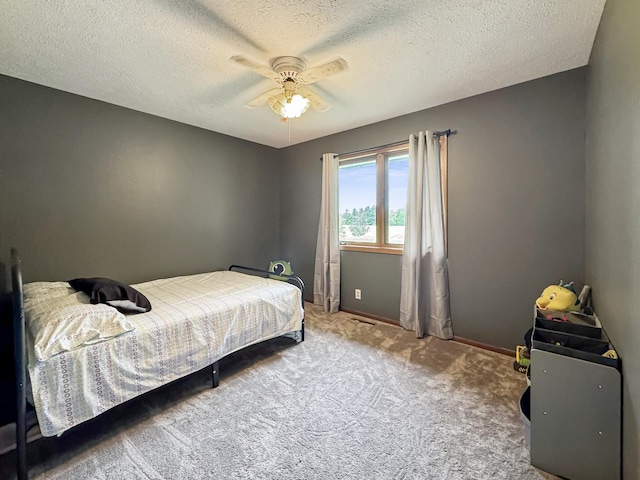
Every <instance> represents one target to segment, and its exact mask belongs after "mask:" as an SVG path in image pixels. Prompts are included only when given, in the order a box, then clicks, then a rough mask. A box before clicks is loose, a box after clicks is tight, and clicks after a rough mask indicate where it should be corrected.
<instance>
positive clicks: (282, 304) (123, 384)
mask: <svg viewBox="0 0 640 480" xmlns="http://www.w3.org/2000/svg"><path fill="white" fill-rule="evenodd" d="M11 258H12V268H11V271H12V289H13V302H14V340H15V347H16V349H15V350H16V385H17V395H18V398H17V400H18V416H17V419H18V421H17V424H16V445H17V462H18V478H19V479H22V478H27V459H26V442H27V437H26V430H27V428H26V420H25V412H26V410H27V403H29V404H32V405H33V406H34V407H35V412H36V415H37V421H38V423H39V427H40V431H41V433H42V435H43V436H56V435H58V436H59V435H62V434H63V433H64V432H65V431H67V430H69V429H70V428H73V427H74V426H76V425H78V424H80V423H82V422H85V421H87V420H89V419H91V418H94V417H96V416H98V415H100V414H101V413H103V412H105V411H107V410H109V409H110V408H113V407H115V406H116V405H120V404H122V403H124V402H126V401H128V400H130V399H132V398H134V397H137V396H139V395H142V394H144V393H146V392H149V391H151V390H154V389H155V388H158V387H160V386H162V385H165V384H167V383H169V382H172V381H173V380H176V379H178V378H181V377H184V376H186V375H189V374H191V373H194V372H197V371H199V370H202V369H203V368H206V367H208V366H211V372H212V386H213V387H214V388H215V387H216V386H217V384H218V361H219V360H220V359H221V358H223V357H225V356H227V355H229V354H231V353H233V352H236V351H238V350H240V349H242V348H244V347H247V346H249V345H253V344H255V343H259V342H262V341H265V340H268V339H271V338H275V337H280V336H287V337H291V338H292V339H293V340H294V341H295V342H298V343H299V342H302V341H303V340H304V300H303V299H304V295H303V290H304V285H303V283H302V280H301V279H299V278H298V277H294V276H288V275H273V274H271V272H268V271H264V270H259V269H255V268H250V267H244V266H239V265H232V266H231V267H229V270H227V271H218V272H209V273H202V274H197V275H188V276H182V277H174V278H166V279H160V280H154V281H150V282H145V283H140V284H137V285H132V286H131V287H133V288H135V291H136V292H138V293H141V294H143V295H142V296H143V297H146V298H147V299H148V300H149V302H150V304H151V305H152V308H151V310H150V311H148V312H146V313H136V314H135V315H120V314H119V313H120V312H119V311H118V309H116V308H115V307H113V306H110V305H107V304H103V303H100V304H97V305H92V304H91V303H89V299H88V297H87V296H86V294H84V293H79V292H77V291H76V290H75V289H73V288H71V287H70V286H69V284H68V283H67V282H36V283H31V284H25V285H23V283H22V274H21V271H20V268H21V264H20V259H19V257H18V254H17V252H16V251H15V249H14V250H12V252H11ZM60 305H62V307H60ZM111 310H114V311H111ZM59 311H65V312H73V315H69V317H68V318H65V320H64V322H62V321H60V319H59V314H58V312H59ZM78 312H81V313H78ZM105 315H106V316H105ZM96 316H101V318H100V320H99V323H96V321H97V320H96V318H97V317H96ZM43 318H44V320H43ZM105 318H106V319H107V320H106V321H107V324H105V323H104V319H105ZM78 319H80V325H81V326H82V328H77V329H76V330H72V332H71V333H69V332H70V331H69V329H70V328H71V327H70V325H71V326H73V325H74V323H73V322H74V321H76V322H77V321H78ZM95 325H98V327H95ZM105 325H108V327H105ZM47 328H48V329H49V330H47ZM61 331H62V332H63V333H64V335H62V336H60V335H58V336H56V335H57V334H59V332H61ZM87 331H88V332H89V334H90V337H86V334H87ZM43 332H44V333H43ZM52 332H53V333H52ZM96 332H97V333H96ZM60 338H64V341H60V340H59V339H60ZM77 338H80V340H77ZM69 339H72V341H71V342H70V341H69ZM87 339H88V340H87ZM29 380H30V385H29Z"/></svg>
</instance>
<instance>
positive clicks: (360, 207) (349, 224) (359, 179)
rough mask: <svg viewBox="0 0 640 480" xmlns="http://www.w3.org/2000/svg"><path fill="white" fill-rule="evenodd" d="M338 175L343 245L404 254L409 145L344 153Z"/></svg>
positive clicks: (343, 247)
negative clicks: (359, 152) (349, 154)
mask: <svg viewBox="0 0 640 480" xmlns="http://www.w3.org/2000/svg"><path fill="white" fill-rule="evenodd" d="M338 175H339V177H338V178H339V180H338V181H339V192H338V195H339V198H338V208H339V212H340V218H339V225H340V248H341V249H343V250H359V251H375V252H379V253H398V254H401V253H402V246H403V245H404V226H405V210H406V203H407V184H408V179H409V150H408V145H407V144H404V145H401V146H399V147H398V146H396V147H395V148H393V149H387V150H378V151H371V152H368V153H366V154H361V155H358V156H351V157H343V158H341V159H340V167H339V172H338Z"/></svg>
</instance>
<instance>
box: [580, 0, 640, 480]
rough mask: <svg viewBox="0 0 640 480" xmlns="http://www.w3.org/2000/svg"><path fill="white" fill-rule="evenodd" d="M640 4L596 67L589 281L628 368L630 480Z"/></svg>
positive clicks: (625, 16) (620, 19) (629, 467)
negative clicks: (639, 25) (639, 26)
mask: <svg viewBox="0 0 640 480" xmlns="http://www.w3.org/2000/svg"><path fill="white" fill-rule="evenodd" d="M639 19H640V2H638V1H637V0H608V1H607V4H606V6H605V9H604V14H603V17H602V21H601V23H600V28H599V30H598V34H597V36H596V41H595V45H594V48H593V51H592V54H591V60H590V62H589V76H588V112H587V118H588V124H587V178H586V185H587V188H586V195H587V222H586V223H587V225H586V229H587V230H586V231H587V235H586V238H587V247H586V279H587V281H588V282H589V283H590V284H591V285H592V286H593V291H594V305H595V308H596V312H597V313H598V317H599V318H600V320H601V321H602V323H603V325H604V327H605V328H606V330H607V333H608V334H609V336H610V337H611V339H612V341H613V343H614V345H615V346H616V348H617V349H618V351H619V353H620V355H621V358H622V366H623V383H624V391H623V403H624V411H623V419H624V424H623V432H624V434H623V435H624V438H623V445H624V465H623V471H624V478H625V480H633V479H640V460H639V457H640V439H639V436H640V360H638V358H639V357H638V351H639V350H638V349H639V346H640V314H639V313H638V312H640V296H639V293H640V213H639V212H640V30H638V20H639Z"/></svg>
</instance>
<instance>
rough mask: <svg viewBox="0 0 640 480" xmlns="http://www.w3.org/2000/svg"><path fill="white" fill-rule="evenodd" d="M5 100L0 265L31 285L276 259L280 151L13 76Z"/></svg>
mask: <svg viewBox="0 0 640 480" xmlns="http://www.w3.org/2000/svg"><path fill="white" fill-rule="evenodd" d="M0 105H1V106H2V107H1V108H0V152H1V153H0V261H2V260H3V259H4V260H5V261H7V259H8V253H9V248H10V247H11V246H16V247H18V248H19V251H20V254H21V256H22V259H23V266H24V274H25V280H26V281H33V280H66V279H68V278H72V277H74V276H81V275H82V276H85V275H87V276H89V275H91V276H93V275H96V276H110V277H115V278H117V279H119V280H121V281H125V282H130V283H135V282H139V281H143V280H149V279H153V278H159V277H166V276H173V275H181V274H189V273H195V272H202V271H207V270H212V269H220V268H226V267H227V266H228V265H229V264H230V263H246V264H250V265H257V266H265V267H266V266H268V262H269V260H272V259H274V258H277V257H278V254H279V241H280V238H279V237H280V230H279V222H280V218H279V202H280V200H279V194H278V193H277V192H278V185H279V177H278V161H279V160H278V154H277V150H275V149H272V148H270V147H265V146H261V145H257V144H254V143H250V142H246V141H244V140H239V139H235V138H232V137H228V136H225V135H221V134H217V133H213V132H210V131H206V130H202V129H199V128H195V127H191V126H188V125H184V124H180V123H176V122H172V121H169V120H165V119H161V118H158V117H154V116H151V115H147V114H143V113H140V112H136V111H132V110H128V109H125V108H121V107H117V106H114V105H110V104H106V103H103V102H99V101H96V100H91V99H88V98H85V97H80V96H77V95H73V94H70V93H65V92H61V91H58V90H54V89H50V88H46V87H42V86H39V85H35V84H32V83H28V82H24V81H21V80H17V79H14V78H10V77H6V76H0ZM267 187H268V188H267Z"/></svg>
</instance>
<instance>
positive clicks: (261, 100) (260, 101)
mask: <svg viewBox="0 0 640 480" xmlns="http://www.w3.org/2000/svg"><path fill="white" fill-rule="evenodd" d="M279 93H282V88H272V89H271V90H268V91H266V92H264V93H263V94H262V95H259V96H257V97H256V98H254V99H253V100H251V101H250V102H248V103H246V104H245V107H247V108H254V107H259V106H260V105H264V104H265V103H267V101H268V100H269V99H270V98H271V97H274V96H276V95H278V94H279Z"/></svg>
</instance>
